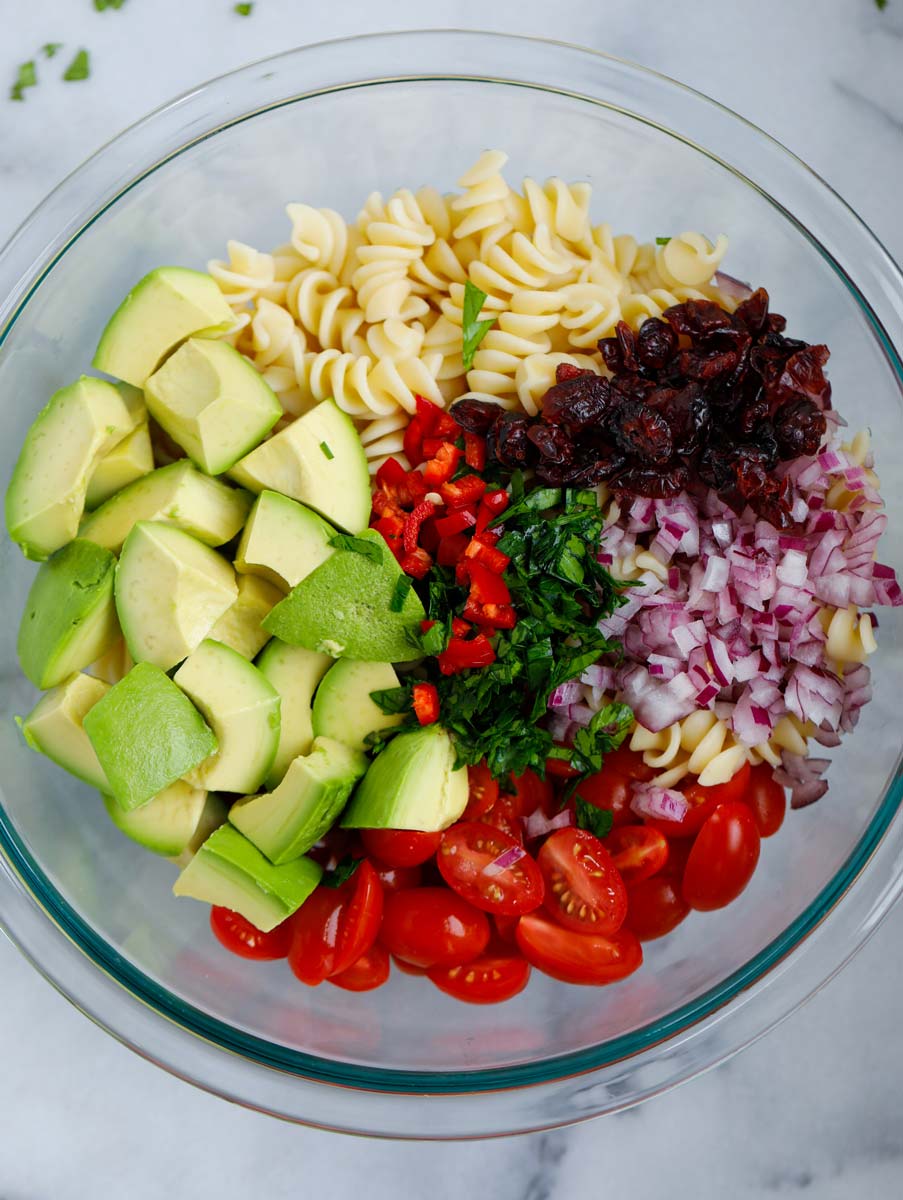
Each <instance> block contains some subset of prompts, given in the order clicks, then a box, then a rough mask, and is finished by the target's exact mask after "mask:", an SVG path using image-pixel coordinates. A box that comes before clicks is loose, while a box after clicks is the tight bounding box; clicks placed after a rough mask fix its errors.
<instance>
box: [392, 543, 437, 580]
mask: <svg viewBox="0 0 903 1200" xmlns="http://www.w3.org/2000/svg"><path fill="white" fill-rule="evenodd" d="M398 561H399V563H400V565H401V569H402V571H404V573H405V575H411V576H413V578H414V579H423V578H424V576H425V575H426V574H427V572H428V571H429V569H430V567H431V566H432V565H433V560H432V559H431V558H430V556H429V555H428V554H427V552H426V551H425V550H421V549H420V547H419V546H418V547H417V548H416V549H415V550H412V551H408V552H404V553H403V554H402V557H401V558H400V559H399V560H398Z"/></svg>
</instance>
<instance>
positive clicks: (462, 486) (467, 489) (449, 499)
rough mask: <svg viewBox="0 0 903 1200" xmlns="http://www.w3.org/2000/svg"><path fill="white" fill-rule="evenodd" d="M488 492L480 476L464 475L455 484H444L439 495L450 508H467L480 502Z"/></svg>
mask: <svg viewBox="0 0 903 1200" xmlns="http://www.w3.org/2000/svg"><path fill="white" fill-rule="evenodd" d="M485 491H486V484H485V483H484V482H483V480H482V479H480V477H479V475H464V476H462V478H461V479H456V480H455V481H454V482H453V483H443V485H442V486H441V487H440V489H439V494H440V496H441V497H442V499H443V500H444V501H445V503H446V504H447V505H448V507H449V508H454V509H457V508H467V506H468V505H469V504H473V503H474V502H475V501H476V500H479V499H480V497H481V496H482V495H483V493H484V492H485Z"/></svg>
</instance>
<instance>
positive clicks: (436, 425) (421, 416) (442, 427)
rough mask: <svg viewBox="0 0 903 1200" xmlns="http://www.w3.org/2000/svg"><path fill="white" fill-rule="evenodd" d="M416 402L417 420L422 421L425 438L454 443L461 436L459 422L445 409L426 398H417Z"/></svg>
mask: <svg viewBox="0 0 903 1200" xmlns="http://www.w3.org/2000/svg"><path fill="white" fill-rule="evenodd" d="M414 400H415V402H416V404H417V420H419V421H420V427H421V429H422V430H423V436H424V437H427V438H429V437H434V438H440V439H442V440H443V441H446V442H447V441H452V442H453V441H454V440H455V439H456V438H457V437H459V436H460V433H461V429H460V427H459V425H458V422H457V421H456V420H455V418H454V417H453V416H451V414H450V413H447V412H446V411H445V409H444V408H440V407H439V405H438V404H433V402H432V400H427V398H426V397H425V396H415V397H414Z"/></svg>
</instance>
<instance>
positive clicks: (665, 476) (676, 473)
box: [614, 465, 690, 500]
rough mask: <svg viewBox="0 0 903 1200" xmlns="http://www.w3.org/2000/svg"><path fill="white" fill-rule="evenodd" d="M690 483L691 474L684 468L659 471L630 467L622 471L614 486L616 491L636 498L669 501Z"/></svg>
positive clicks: (678, 467)
mask: <svg viewBox="0 0 903 1200" xmlns="http://www.w3.org/2000/svg"><path fill="white" fill-rule="evenodd" d="M689 481H690V472H689V471H688V469H687V468H686V467H685V466H683V465H680V466H676V467H672V468H669V470H668V471H657V470H655V469H654V468H651V467H628V468H627V469H626V470H625V471H622V472H621V474H620V475H619V476H618V478H617V481H616V482H615V484H614V487H615V490H616V491H619V492H627V493H630V494H631V495H634V496H652V497H653V498H654V499H656V500H668V499H670V498H671V497H672V496H677V495H678V494H679V493H680V492H682V491H683V490H684V488H685V487H686V486H687V484H688V483H689Z"/></svg>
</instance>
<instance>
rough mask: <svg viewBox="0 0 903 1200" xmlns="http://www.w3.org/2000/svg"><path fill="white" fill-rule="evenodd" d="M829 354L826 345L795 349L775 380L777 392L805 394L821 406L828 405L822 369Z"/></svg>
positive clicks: (828, 400) (828, 392)
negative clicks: (776, 380) (778, 377)
mask: <svg viewBox="0 0 903 1200" xmlns="http://www.w3.org/2000/svg"><path fill="white" fill-rule="evenodd" d="M829 354H830V351H829V350H828V347H827V346H806V347H805V348H804V349H802V350H797V352H796V353H795V354H792V355H791V356H790V358H788V359H787V362H786V363H785V364H784V370H783V372H782V373H781V377H780V379H779V380H778V382H777V394H778V395H782V396H786V395H794V394H795V395H802V396H807V397H808V398H809V399H810V400H815V401H820V402H821V405H822V406H823V407H830V397H831V392H830V386H829V384H828V381H827V379H825V375H824V371H823V370H822V367H823V366H824V365H825V363H826V362H827V361H828V357H829ZM826 402H827V403H826Z"/></svg>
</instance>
